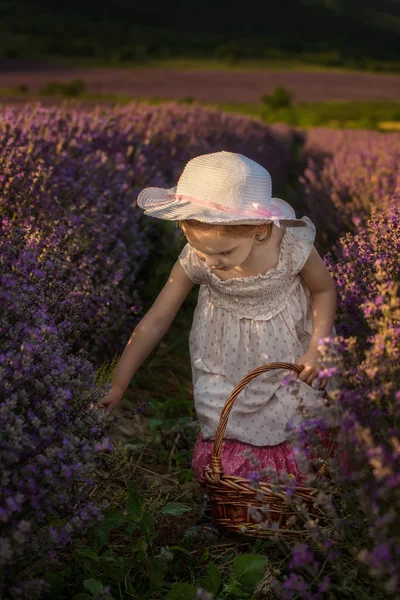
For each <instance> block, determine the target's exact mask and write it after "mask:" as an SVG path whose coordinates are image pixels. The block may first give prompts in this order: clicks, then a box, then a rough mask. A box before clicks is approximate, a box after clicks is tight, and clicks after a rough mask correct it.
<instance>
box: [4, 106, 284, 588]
mask: <svg viewBox="0 0 400 600" xmlns="http://www.w3.org/2000/svg"><path fill="white" fill-rule="evenodd" d="M288 133H290V132H288V131H285V130H282V131H279V130H276V131H275V132H273V131H272V129H270V128H268V127H266V126H264V125H262V124H261V123H259V122H257V121H253V120H250V119H247V118H242V117H236V116H232V115H224V114H222V113H219V112H217V111H212V110H206V109H201V108H200V107H193V108H187V107H182V106H179V105H164V106H162V107H159V108H151V107H143V106H139V105H133V106H130V107H127V108H122V109H106V110H104V109H102V110H101V109H97V110H95V111H93V112H90V113H89V112H88V113H86V112H80V113H79V112H77V111H74V110H71V109H67V108H57V109H56V108H54V109H44V108H42V107H40V106H37V107H34V108H32V107H25V108H23V109H22V110H21V109H19V110H16V109H13V110H11V109H10V110H4V111H3V113H2V115H1V121H0V185H1V188H0V214H1V238H0V284H1V285H0V311H1V312H0V340H1V347H0V348H1V349H0V431H1V432H2V434H1V441H0V463H1V465H2V468H1V474H0V479H1V491H0V527H1V529H0V596H1V597H2V598H7V597H13V598H29V599H32V598H35V597H37V596H40V595H41V593H42V592H41V590H42V589H43V581H41V580H37V579H36V578H35V568H36V566H37V565H38V564H41V565H43V564H45V565H46V566H47V565H48V564H50V563H51V561H53V560H56V558H57V552H58V551H59V549H60V548H62V547H63V546H65V545H66V544H67V543H68V542H69V541H70V540H71V536H72V534H73V533H74V532H76V531H83V530H84V528H85V527H86V526H87V525H88V524H89V523H91V522H93V520H95V519H96V518H101V511H100V510H99V507H96V506H94V504H93V503H92V502H91V501H90V493H91V490H92V489H93V486H94V485H95V477H94V475H93V473H94V470H95V467H96V464H97V463H96V461H97V460H98V459H99V451H101V450H102V449H107V448H108V444H109V440H108V438H107V436H106V435H104V431H106V429H105V425H106V423H105V415H104V413H103V412H102V411H100V410H99V409H98V408H97V407H96V405H97V404H98V400H99V399H100V398H101V397H102V396H103V395H104V394H105V393H106V391H107V390H108V389H109V387H108V385H109V384H108V383H107V380H106V379H107V378H104V377H103V378H101V377H100V376H99V372H100V368H99V369H97V370H95V366H98V367H100V366H101V361H103V360H104V359H108V360H109V359H110V358H111V357H113V356H114V354H115V353H116V352H117V353H118V352H121V348H123V346H124V345H125V343H126V341H127V337H128V336H129V331H130V330H131V329H133V327H134V326H135V323H136V322H137V320H138V318H140V312H141V306H140V286H141V281H139V277H140V269H141V268H142V267H143V265H144V264H145V261H146V259H147V257H148V256H149V252H150V239H151V234H152V232H153V231H154V227H155V226H156V221H152V220H149V219H143V217H142V216H141V214H140V211H138V209H137V207H136V206H135V200H136V196H137V193H138V191H139V190H140V189H141V188H142V187H143V186H146V185H161V186H168V185H172V184H173V183H174V182H175V181H176V178H177V176H178V175H179V173H180V172H181V170H182V167H183V165H184V163H185V162H186V161H187V160H189V159H190V158H192V157H193V156H196V155H198V154H201V153H207V152H213V151H218V150H220V149H226V150H231V151H238V152H242V153H244V154H245V155H247V156H250V157H251V158H253V159H254V160H257V161H258V162H260V163H261V164H263V165H265V166H266V167H267V168H268V169H269V170H270V172H271V174H272V176H273V179H274V181H275V182H278V184H279V185H283V184H284V183H285V181H286V180H287V177H288V173H289V170H290V166H291V160H292V156H293V154H294V153H293V152H292V143H293V139H292V137H291V136H290V135H288ZM103 375H104V373H103ZM108 375H109V373H108ZM100 508H101V507H100Z"/></svg>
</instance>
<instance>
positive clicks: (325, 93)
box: [0, 0, 400, 129]
mask: <svg viewBox="0 0 400 600" xmlns="http://www.w3.org/2000/svg"><path fill="white" fill-rule="evenodd" d="M399 34H400V2H399V1H398V0H364V1H363V2H361V0H350V1H349V0H347V1H345V0H280V1H279V2H277V3H271V2H265V1H262V0H248V1H247V2H245V3H239V2H238V1H237V0H230V1H228V0H219V1H218V2H215V1H213V2H211V1H210V0H202V2H201V3H198V4H197V5H196V6H194V4H193V3H189V2H183V1H182V0H170V1H169V2H168V3H167V6H166V3H165V2H162V1H161V0H152V1H151V2H143V3H136V2H129V1H128V0H115V1H114V2H112V3H110V4H102V3H99V2H94V0H82V1H79V2H78V1H77V0H71V1H69V2H59V3H57V4H55V3H54V2H50V1H49V0H35V1H30V2H29V1H28V0H25V1H24V0H1V1H0V100H2V101H3V102H4V101H7V102H10V101H12V102H20V101H21V100H22V101H26V100H27V99H30V98H31V99H32V100H36V99H38V98H40V99H42V100H43V101H44V102H47V103H50V104H51V103H54V102H58V101H60V99H65V98H75V99H79V100H80V101H82V102H85V103H101V102H106V103H108V104H109V103H111V104H114V103H127V102H129V101H131V100H138V99H143V100H147V101H149V102H151V103H160V102H164V101H168V100H171V99H173V100H178V101H180V102H185V103H193V102H200V103H202V104H207V105H209V106H215V107H217V108H221V109H223V110H227V111H233V112H240V113H244V114H252V115H254V116H258V117H260V118H261V119H263V120H265V121H268V122H279V121H282V122H287V123H290V124H291V125H300V126H306V127H307V126H314V125H329V126H331V127H335V126H338V127H368V128H377V129H397V128H398V127H399V126H400V125H399V122H400V104H399V101H400V43H399V39H400V36H399Z"/></svg>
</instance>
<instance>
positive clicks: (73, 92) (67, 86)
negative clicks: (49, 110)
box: [41, 79, 86, 97]
mask: <svg viewBox="0 0 400 600" xmlns="http://www.w3.org/2000/svg"><path fill="white" fill-rule="evenodd" d="M85 89H86V86H85V83H84V82H83V81H82V79H74V80H73V81H71V82H70V83H61V82H59V81H51V82H49V83H46V85H45V86H44V87H43V88H42V89H41V94H43V95H44V96H67V97H77V96H82V94H83V93H84V91H85Z"/></svg>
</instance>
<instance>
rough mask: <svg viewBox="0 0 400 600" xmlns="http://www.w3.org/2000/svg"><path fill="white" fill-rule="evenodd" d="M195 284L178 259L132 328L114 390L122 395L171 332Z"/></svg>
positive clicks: (115, 378)
mask: <svg viewBox="0 0 400 600" xmlns="http://www.w3.org/2000/svg"><path fill="white" fill-rule="evenodd" d="M193 286H194V283H193V282H192V281H191V280H190V279H189V278H188V276H187V275H186V273H185V272H184V270H183V269H182V266H181V264H180V262H179V260H178V261H176V263H175V265H174V266H173V268H172V270H171V273H170V275H169V277H168V281H167V283H166V284H165V285H164V287H163V289H162V290H161V292H160V293H159V295H158V296H157V298H156V300H155V301H154V303H153V305H152V306H151V308H150V309H149V310H148V311H147V313H146V314H145V316H144V317H143V319H142V320H141V321H140V322H139V323H138V325H137V326H136V327H135V329H134V330H133V332H132V334H131V337H130V338H129V341H128V343H127V345H126V347H125V349H124V351H123V353H122V355H121V358H120V359H119V361H118V364H117V366H116V370H115V377H114V380H113V391H114V390H117V391H118V392H119V395H120V397H121V398H122V396H123V394H124V392H125V390H126V389H127V387H128V385H129V383H130V381H131V379H132V377H133V375H134V374H135V373H136V371H137V370H138V369H139V367H140V366H141V364H142V363H143V362H144V361H145V360H146V358H147V357H148V356H149V354H150V353H151V351H152V350H153V349H154V348H155V346H156V345H157V344H158V342H159V341H160V340H161V339H162V338H163V337H164V335H165V334H166V332H167V331H168V329H169V327H170V325H171V323H172V321H173V320H174V317H175V315H176V313H177V312H178V310H179V308H180V307H181V305H182V303H183V301H184V299H185V298H186V296H187V295H188V293H189V292H190V290H191V289H192V288H193ZM111 408H113V407H111Z"/></svg>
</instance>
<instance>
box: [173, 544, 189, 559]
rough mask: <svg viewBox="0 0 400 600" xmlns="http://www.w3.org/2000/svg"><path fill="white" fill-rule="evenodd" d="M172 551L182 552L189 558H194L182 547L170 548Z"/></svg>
mask: <svg viewBox="0 0 400 600" xmlns="http://www.w3.org/2000/svg"><path fill="white" fill-rule="evenodd" d="M169 549H170V550H179V551H180V552H183V553H184V554H187V555H188V556H190V558H192V555H191V553H190V552H189V550H186V548H182V547H181V546H169Z"/></svg>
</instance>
